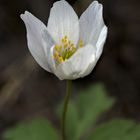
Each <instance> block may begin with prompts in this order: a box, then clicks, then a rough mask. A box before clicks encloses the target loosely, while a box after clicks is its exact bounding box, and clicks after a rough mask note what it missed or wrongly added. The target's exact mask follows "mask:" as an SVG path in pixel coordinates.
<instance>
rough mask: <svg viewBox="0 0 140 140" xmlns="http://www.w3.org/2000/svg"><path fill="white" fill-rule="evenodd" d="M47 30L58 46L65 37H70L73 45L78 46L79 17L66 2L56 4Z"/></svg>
mask: <svg viewBox="0 0 140 140" xmlns="http://www.w3.org/2000/svg"><path fill="white" fill-rule="evenodd" d="M47 29H48V31H49V33H50V34H51V36H52V37H53V39H54V40H55V41H56V42H57V43H58V44H59V43H60V40H61V39H62V37H64V36H65V35H66V36H68V38H69V40H71V41H72V43H74V44H75V45H76V44H77V42H78V39H79V21H78V16H77V15H76V13H75V11H74V10H73V8H72V7H71V6H70V5H69V4H68V3H67V2H66V1H65V0H61V1H58V2H55V3H54V5H53V7H52V9H51V12H50V17H49V20H48V26H47Z"/></svg>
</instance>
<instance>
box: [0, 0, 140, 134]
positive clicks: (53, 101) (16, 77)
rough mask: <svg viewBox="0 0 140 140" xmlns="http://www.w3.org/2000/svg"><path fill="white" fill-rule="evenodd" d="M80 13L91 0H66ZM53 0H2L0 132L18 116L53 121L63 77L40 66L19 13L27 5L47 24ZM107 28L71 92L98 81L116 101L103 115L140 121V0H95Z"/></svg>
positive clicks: (55, 119)
mask: <svg viewBox="0 0 140 140" xmlns="http://www.w3.org/2000/svg"><path fill="white" fill-rule="evenodd" d="M67 1H68V2H69V3H70V4H72V5H73V7H74V9H75V11H76V12H77V13H78V15H79V16H80V15H81V13H82V12H83V11H84V10H85V9H86V8H87V7H88V5H89V4H90V3H91V2H92V0H78V1H74V0H67ZM54 2H55V1H54V0H24V1H19V0H12V1H9V0H0V136H1V135H2V133H3V131H4V130H5V129H7V128H9V127H11V126H13V125H14V124H16V123H17V122H21V121H23V120H28V119H32V118H34V117H36V116H44V117H47V118H48V119H49V120H51V121H52V123H53V124H54V125H57V123H58V120H57V118H56V117H55V113H54V108H55V107H56V106H57V104H58V103H59V102H60V101H61V100H63V97H64V93H65V81H59V80H58V79H57V78H56V77H55V76H54V75H52V74H50V73H48V72H46V71H45V70H43V69H42V68H41V67H40V66H39V65H38V64H37V63H36V62H35V60H34V59H33V57H32V56H31V54H30V53H29V51H28V48H27V42H26V30H25V26H24V23H23V22H22V20H21V19H20V14H21V13H23V12H24V11H25V10H28V11H30V12H31V13H33V14H34V15H35V16H36V17H38V18H39V19H40V20H42V21H43V22H44V23H45V24H46V23H47V20H48V16H49V11H50V8H51V7H52V4H53V3H54ZM99 2H101V3H102V4H103V6H104V13H103V14H104V20H105V23H106V25H107V26H108V28H109V32H108V38H107V41H106V44H105V47H104V51H103V55H102V57H101V59H100V60H99V62H98V64H97V66H96V68H95V69H94V70H93V71H92V73H91V74H90V75H89V76H87V77H85V78H83V79H78V80H75V81H74V89H73V96H75V95H76V94H78V91H79V89H84V88H85V87H88V86H89V85H92V84H93V85H94V84H95V83H96V82H101V83H103V84H104V85H105V87H106V89H107V91H108V93H109V94H108V95H109V96H113V97H114V98H115V99H116V103H115V105H114V106H113V107H112V109H110V110H109V111H108V112H107V113H105V115H104V116H103V118H102V119H103V120H104V121H106V120H108V119H111V118H116V117H126V118H132V119H134V120H137V121H140V82H139V81H140V76H139V75H140V35H139V33H140V1H139V0H116V1H113V0H99Z"/></svg>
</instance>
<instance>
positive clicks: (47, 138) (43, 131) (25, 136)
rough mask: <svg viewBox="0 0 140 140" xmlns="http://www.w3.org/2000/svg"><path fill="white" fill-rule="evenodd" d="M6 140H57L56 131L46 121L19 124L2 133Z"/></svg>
mask: <svg viewBox="0 0 140 140" xmlns="http://www.w3.org/2000/svg"><path fill="white" fill-rule="evenodd" d="M4 138H5V139H6V140H58V136H57V133H56V130H55V129H54V128H53V127H52V126H51V124H50V123H49V122H48V121H47V120H46V119H35V120H33V121H31V122H28V123H27V122H26V123H20V124H18V125H17V126H15V127H13V128H11V129H8V130H7V131H6V132H5V133H4Z"/></svg>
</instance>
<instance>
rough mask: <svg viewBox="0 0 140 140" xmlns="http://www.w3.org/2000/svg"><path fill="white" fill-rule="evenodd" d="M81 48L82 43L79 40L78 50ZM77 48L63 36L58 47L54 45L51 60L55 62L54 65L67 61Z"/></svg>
mask: <svg viewBox="0 0 140 140" xmlns="http://www.w3.org/2000/svg"><path fill="white" fill-rule="evenodd" d="M82 47H83V41H82V40H80V41H79V43H78V48H82ZM76 50H77V48H76V47H75V45H74V44H73V43H72V42H71V41H70V40H69V39H68V37H67V36H64V37H63V38H62V39H61V43H60V45H57V44H56V45H55V47H54V52H53V58H54V60H55V62H56V64H60V63H62V62H64V61H66V60H67V59H69V58H70V57H71V56H72V55H73V54H74V53H75V52H76Z"/></svg>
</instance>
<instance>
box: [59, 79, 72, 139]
mask: <svg viewBox="0 0 140 140" xmlns="http://www.w3.org/2000/svg"><path fill="white" fill-rule="evenodd" d="M71 92H72V81H70V80H67V85H66V95H65V98H64V107H63V114H62V126H61V127H62V128H61V129H62V130H61V132H62V140H66V133H65V130H66V128H65V126H66V125H65V121H66V113H67V108H68V102H69V98H70V96H71Z"/></svg>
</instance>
